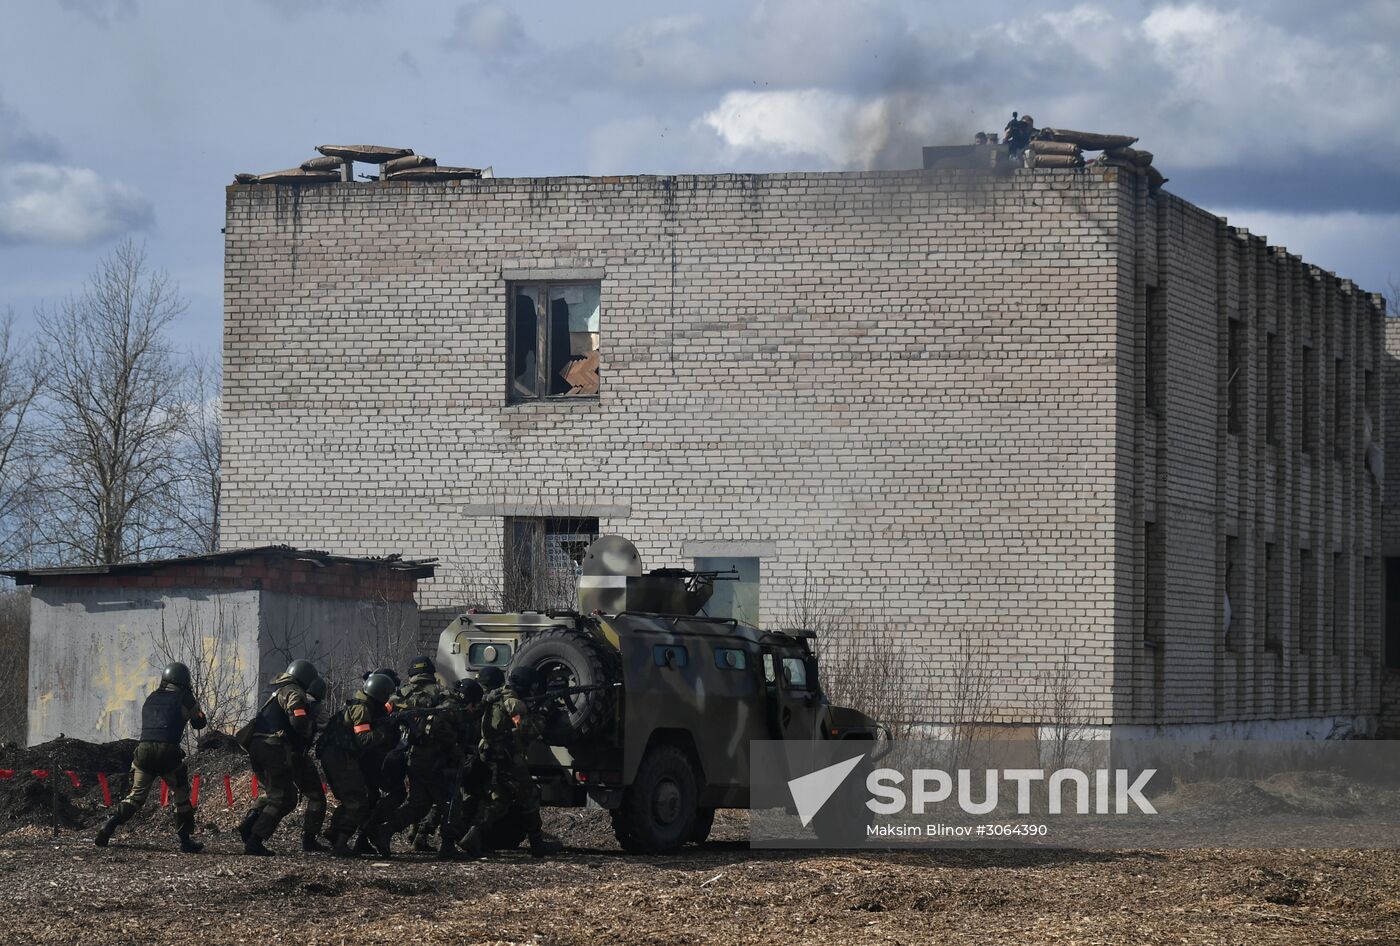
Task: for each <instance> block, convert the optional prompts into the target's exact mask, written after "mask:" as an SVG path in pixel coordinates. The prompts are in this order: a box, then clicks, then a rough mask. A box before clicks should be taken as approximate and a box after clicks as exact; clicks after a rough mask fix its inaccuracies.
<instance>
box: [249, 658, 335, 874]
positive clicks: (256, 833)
mask: <svg viewBox="0 0 1400 946" xmlns="http://www.w3.org/2000/svg"><path fill="white" fill-rule="evenodd" d="M319 676H320V674H318V673H317V672H316V668H315V667H314V666H313V665H312V664H311V662H310V661H309V660H293V661H292V662H291V664H290V665H289V666H288V667H287V672H286V673H283V674H281V675H279V676H277V677H275V678H273V680H272V682H271V683H269V684H268V687H267V689H266V690H265V691H263V700H262V706H261V707H260V708H259V709H258V713H257V715H256V716H255V717H254V718H253V719H252V721H251V722H249V724H248V726H247V727H245V729H251V738H250V741H249V742H248V759H249V762H250V764H251V765H252V768H253V774H254V775H256V776H257V777H258V781H259V782H261V783H262V794H260V795H259V796H258V800H257V802H256V803H255V804H254V805H253V808H252V809H251V810H250V811H249V812H248V814H247V815H245V816H244V818H243V821H242V823H241V824H239V826H238V833H239V835H240V836H241V837H242V838H243V853H245V854H256V855H263V856H268V855H271V854H272V853H273V852H272V851H270V850H268V849H267V845H266V843H265V842H266V841H267V839H268V838H270V837H272V835H273V833H274V832H276V830H277V825H278V824H279V823H281V821H282V819H283V818H284V817H286V816H287V815H288V814H290V813H291V812H292V811H294V810H296V807H297V775H298V770H299V768H300V767H301V766H302V764H303V763H302V762H301V761H299V760H298V759H297V756H301V755H304V754H305V753H306V752H307V750H309V749H310V748H311V739H312V735H313V732H314V726H315V720H314V718H313V717H312V715H311V713H312V708H311V705H310V703H311V701H310V700H309V699H308V697H307V695H306V690H307V688H308V687H310V686H311V685H312V684H313V683H314V682H315V681H316V680H317V678H318V677H319Z"/></svg>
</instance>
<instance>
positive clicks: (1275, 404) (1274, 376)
mask: <svg viewBox="0 0 1400 946" xmlns="http://www.w3.org/2000/svg"><path fill="white" fill-rule="evenodd" d="M1263 393H1264V399H1265V403H1264V440H1265V441H1266V442H1267V443H1271V444H1277V443H1278V441H1279V428H1280V427H1281V426H1282V423H1281V416H1280V415H1281V414H1282V413H1283V371H1282V369H1281V367H1280V365H1279V343H1278V335H1277V334H1276V333H1274V332H1270V333H1269V337H1268V340H1267V341H1266V343H1265V348H1264V392H1263Z"/></svg>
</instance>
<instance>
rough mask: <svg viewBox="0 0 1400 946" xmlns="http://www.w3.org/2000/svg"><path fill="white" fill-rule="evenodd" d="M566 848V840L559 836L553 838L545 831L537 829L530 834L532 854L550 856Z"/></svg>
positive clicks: (532, 855) (534, 855)
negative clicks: (560, 838)
mask: <svg viewBox="0 0 1400 946" xmlns="http://www.w3.org/2000/svg"><path fill="white" fill-rule="evenodd" d="M562 850H564V842H562V841H560V840H559V839H558V838H551V837H550V836H549V835H547V834H545V833H544V832H543V831H536V832H534V833H533V834H531V835H530V856H531V857H548V856H549V855H551V854H558V853H559V852H560V851H562Z"/></svg>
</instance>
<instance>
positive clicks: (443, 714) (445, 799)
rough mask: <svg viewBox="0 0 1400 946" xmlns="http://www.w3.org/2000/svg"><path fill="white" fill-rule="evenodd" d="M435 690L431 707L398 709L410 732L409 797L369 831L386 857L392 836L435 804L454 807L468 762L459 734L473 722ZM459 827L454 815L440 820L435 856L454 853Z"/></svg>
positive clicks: (452, 700) (459, 706) (456, 703)
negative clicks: (437, 846) (439, 837)
mask: <svg viewBox="0 0 1400 946" xmlns="http://www.w3.org/2000/svg"><path fill="white" fill-rule="evenodd" d="M436 689H437V691H438V692H440V693H442V696H441V698H440V699H439V701H438V702H437V703H436V704H435V705H433V706H430V707H422V706H419V707H410V708H406V709H403V710H400V711H399V713H400V718H401V719H402V724H403V727H404V729H405V731H406V732H407V734H408V744H409V750H408V786H409V787H408V797H407V799H406V800H405V801H404V803H403V804H402V805H401V806H399V808H398V809H397V810H395V811H392V812H388V813H386V815H385V816H384V818H383V820H382V821H380V822H379V823H378V824H376V825H375V826H374V827H373V829H372V830H371V833H370V838H371V842H372V843H373V845H374V847H375V848H376V849H377V850H378V851H379V852H380V853H381V854H383V855H384V856H385V857H387V856H389V854H390V853H391V852H390V846H391V844H392V838H393V836H394V834H396V833H397V832H399V831H402V830H403V829H404V828H406V827H408V826H409V825H411V824H413V823H414V822H417V821H419V820H421V819H423V818H425V817H426V816H427V815H428V814H429V812H430V811H431V810H432V809H433V807H434V806H437V807H438V808H440V809H441V810H443V811H452V810H454V809H455V808H456V806H455V805H453V798H454V797H455V795H456V793H457V791H458V790H459V788H460V781H461V774H462V770H463V766H464V765H465V763H466V756H465V755H464V754H463V751H462V746H463V742H464V739H463V732H464V730H467V729H468V728H469V726H470V725H471V724H470V722H469V720H468V717H467V714H466V712H465V711H464V708H463V706H462V704H461V703H460V702H459V701H458V700H457V699H456V698H455V697H454V696H452V695H450V694H448V693H447V692H446V691H443V690H442V688H441V687H437V688H436ZM423 692H426V691H425V690H420V694H421V693H423ZM463 827H464V825H463V824H462V819H460V818H458V817H453V816H451V815H449V816H448V817H446V818H444V819H443V823H442V844H441V847H440V849H439V852H438V856H439V857H441V858H444V859H450V858H453V857H456V856H458V853H459V852H458V850H457V839H458V838H460V837H461V834H462V828H463Z"/></svg>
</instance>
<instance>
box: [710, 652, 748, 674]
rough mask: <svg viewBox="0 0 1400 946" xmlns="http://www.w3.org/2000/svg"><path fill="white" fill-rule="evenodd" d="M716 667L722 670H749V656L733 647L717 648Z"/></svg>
mask: <svg viewBox="0 0 1400 946" xmlns="http://www.w3.org/2000/svg"><path fill="white" fill-rule="evenodd" d="M715 666H716V667H718V668H719V669H721V670H747V669H749V655H748V654H746V653H744V652H743V651H742V650H735V649H734V648H732V647H716V648H715Z"/></svg>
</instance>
